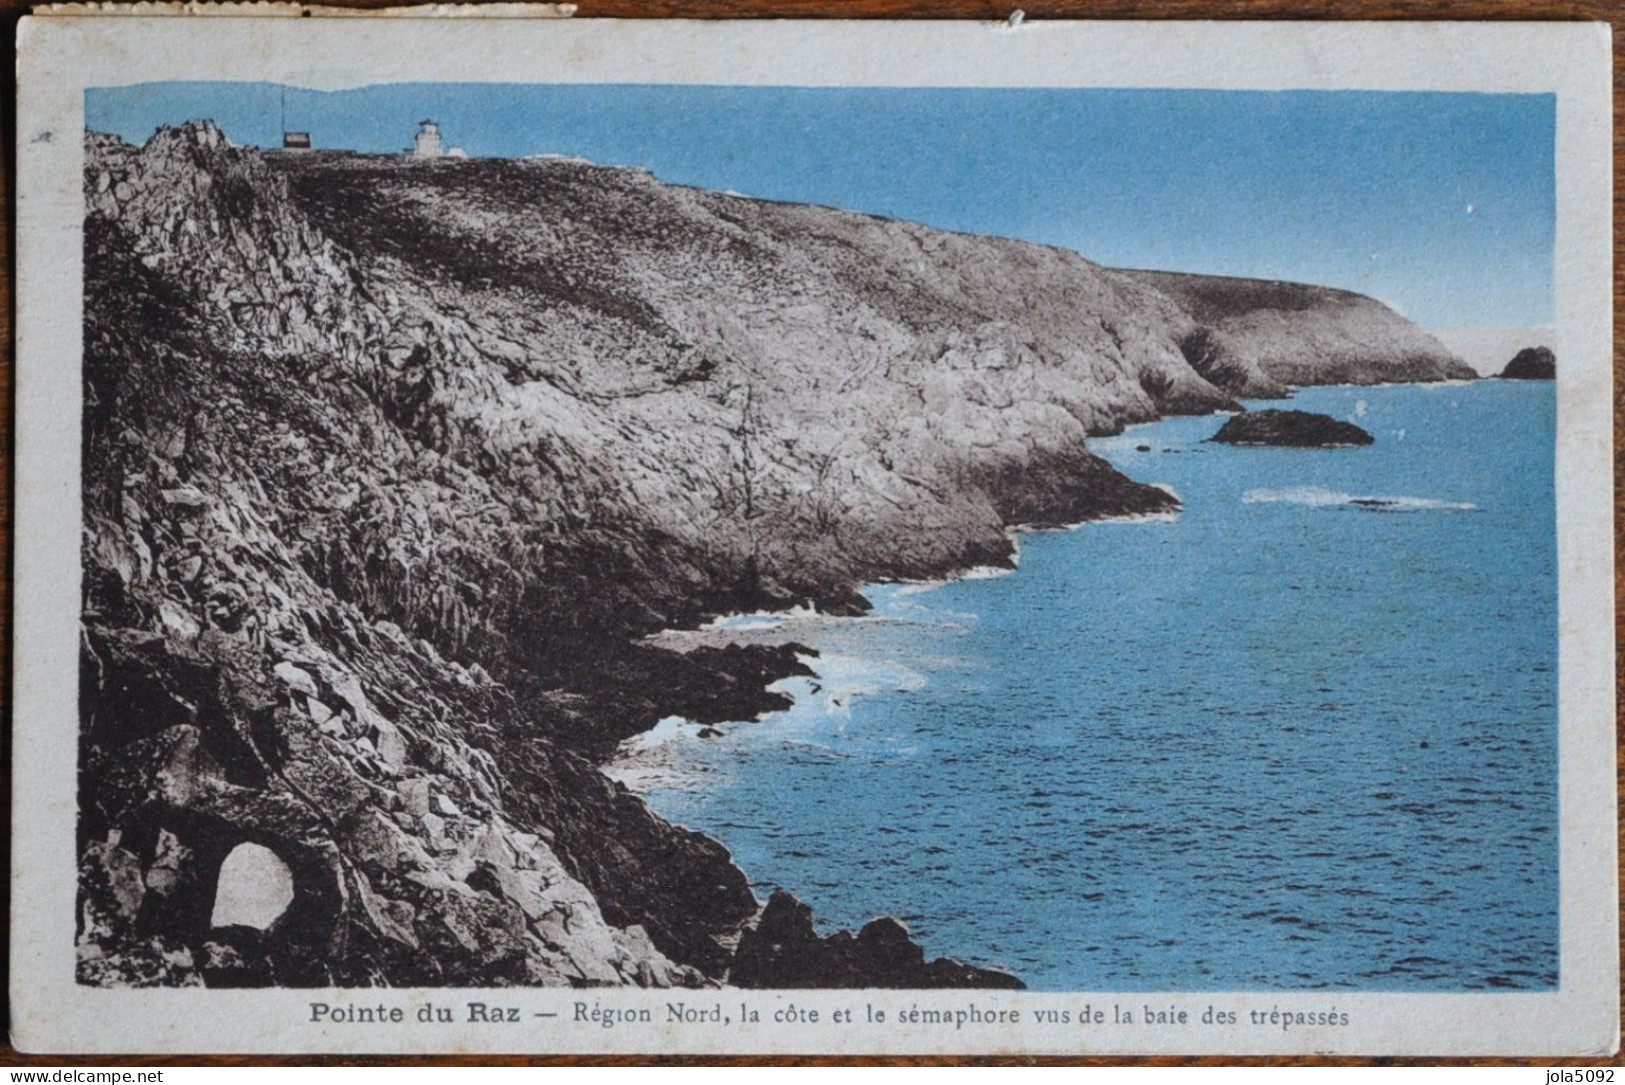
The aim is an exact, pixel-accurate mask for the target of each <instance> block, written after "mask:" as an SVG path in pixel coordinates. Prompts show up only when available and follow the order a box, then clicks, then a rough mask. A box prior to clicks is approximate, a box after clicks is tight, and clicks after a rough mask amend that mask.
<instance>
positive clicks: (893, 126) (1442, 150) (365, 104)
mask: <svg viewBox="0 0 1625 1085" xmlns="http://www.w3.org/2000/svg"><path fill="white" fill-rule="evenodd" d="M282 97H283V92H282V90H281V88H279V87H276V86H274V85H271V84H265V83H163V84H146V85H142V86H135V87H122V88H108V89H93V90H90V91H88V92H87V94H86V124H87V127H89V128H92V129H95V130H98V131H105V132H115V133H117V134H119V135H120V136H122V137H124V138H125V139H127V140H129V141H131V142H142V141H144V140H145V139H146V138H147V137H148V136H150V135H151V134H152V132H153V129H154V128H155V127H157V126H158V125H161V124H177V123H180V122H182V121H186V120H193V119H199V118H210V119H213V120H214V121H215V122H216V123H218V124H219V125H220V126H221V127H222V128H223V129H224V130H225V131H226V134H227V135H228V136H230V137H231V139H232V140H233V141H235V142H237V143H240V144H258V145H262V146H272V145H276V144H278V143H280V136H279V126H280V120H279V114H280V112H281V108H282ZM286 98H287V123H288V127H289V128H292V129H297V130H308V131H309V132H311V134H312V137H313V139H314V142H315V143H316V145H317V146H318V147H328V148H347V149H351V150H356V151H363V152H376V153H383V152H393V151H398V150H401V149H402V148H404V147H406V146H407V145H408V144H409V143H410V141H411V137H412V133H413V131H414V130H415V127H416V123H417V121H419V120H421V119H424V118H431V117H432V118H433V119H435V120H437V121H439V122H440V124H441V127H442V129H443V131H444V132H445V134H446V138H447V142H448V143H449V144H455V145H457V146H460V147H463V148H464V149H466V150H467V152H468V153H469V154H470V155H476V156H480V155H490V156H497V157H512V156H519V155H528V154H545V153H556V154H569V155H580V156H582V157H584V158H589V159H592V160H593V161H596V162H602V163H605V164H612V165H636V166H642V167H645V168H648V169H651V170H653V171H654V173H655V174H656V175H657V176H659V177H661V178H663V179H665V180H668V181H674V182H678V183H682V184H691V185H699V186H703V187H705V188H716V189H730V190H734V191H738V192H743V193H745V194H747V195H752V196H761V197H765V198H769V199H781V200H798V201H805V202H809V203H818V204H828V205H832V206H837V207H845V208H851V209H854V210H860V211H867V212H871V213H874V214H881V215H890V216H894V217H897V218H903V219H911V220H914V221H917V222H923V223H926V224H928V225H931V226H937V227H942V228H945V229H953V230H965V231H970V232H975V233H988V234H999V235H1003V236H1007V237H1019V238H1026V239H1029V240H1033V241H1041V242H1046V243H1049V244H1056V245H1064V246H1066V247H1068V248H1072V249H1076V250H1077V251H1079V252H1081V253H1083V254H1084V255H1085V256H1087V257H1089V258H1090V259H1092V260H1096V261H1098V262H1100V263H1103V264H1109V265H1114V266H1121V267H1148V268H1161V269H1167V270H1176V271H1196V272H1208V273H1213V274H1229V275H1246V276H1254V277H1259V278H1281V279H1294V280H1299V281H1303V282H1314V283H1322V284H1326V285H1331V286H1340V287H1346V288H1348V289H1352V290H1358V291H1361V292H1362V293H1367V294H1371V295H1373V296H1375V297H1378V298H1381V299H1382V300H1383V301H1386V302H1388V303H1389V304H1391V305H1394V306H1396V307H1397V308H1399V309H1400V310H1401V311H1402V312H1404V313H1405V314H1406V315H1408V316H1410V317H1412V318H1413V319H1415V320H1417V321H1418V322H1420V323H1421V324H1423V325H1424V326H1427V327H1434V328H1448V327H1509V326H1532V325H1538V324H1547V323H1550V322H1551V320H1552V297H1551V280H1552V255H1553V243H1554V236H1555V221H1556V197H1555V189H1554V159H1553V155H1554V131H1555V124H1556V103H1555V99H1554V98H1553V97H1552V96H1551V95H1490V94H1441V93H1409V92H1407V93H1368V92H1352V91H1282V92H1251V91H1188V90H1166V91H1165V90H1064V89H1060V90H1057V89H993V90H988V89H943V88H804V87H694V86H640V85H548V84H542V85H497V84H395V85H387V86H376V87H368V88H363V89H359V90H349V91H326V92H321V91H306V90H297V89H292V88H290V89H288V91H287V95H286Z"/></svg>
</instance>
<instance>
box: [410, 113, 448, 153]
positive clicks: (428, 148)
mask: <svg viewBox="0 0 1625 1085" xmlns="http://www.w3.org/2000/svg"><path fill="white" fill-rule="evenodd" d="M444 153H445V152H444V151H443V150H441V146H440V126H439V125H438V124H436V123H435V122H434V121H419V122H418V135H417V141H416V142H415V143H414V144H413V146H412V157H414V158H439V157H440V156H441V155H443V154H444Z"/></svg>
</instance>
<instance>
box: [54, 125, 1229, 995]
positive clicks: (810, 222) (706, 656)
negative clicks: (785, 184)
mask: <svg viewBox="0 0 1625 1085" xmlns="http://www.w3.org/2000/svg"><path fill="white" fill-rule="evenodd" d="M85 168H86V172H85V184H86V198H87V208H88V210H87V217H86V223H85V246H86V251H85V328H84V342H85V357H84V382H85V403H86V407H85V418H84V429H83V440H84V450H83V452H84V454H83V465H84V479H83V482H84V501H85V506H84V514H85V533H84V550H83V564H84V615H83V640H82V654H81V659H82V679H81V690H80V692H81V733H80V767H81V774H80V794H79V799H80V820H79V832H80V869H81V885H80V888H81V892H80V916H79V948H80V979H81V980H82V981H83V982H88V983H163V984H188V983H198V982H207V983H210V984H219V985H232V984H266V983H276V984H286V985H306V984H308V985H326V984H367V983H389V984H413V985H424V984H461V985H488V984H493V983H516V984H549V983H573V984H610V983H637V984H650V985H654V984H707V983H715V982H720V981H722V980H723V978H724V977H726V976H727V975H728V974H729V969H730V967H731V966H732V965H733V964H734V950H733V947H734V946H735V944H736V941H737V939H738V938H739V932H740V930H741V928H742V925H744V924H746V923H747V922H748V921H750V920H751V919H752V918H753V917H755V916H756V914H757V912H758V908H759V905H758V902H757V901H756V900H755V898H754V897H753V895H752V894H751V892H750V890H749V887H748V883H747V882H746V879H745V877H744V875H743V874H742V873H741V872H740V871H739V870H738V869H737V868H736V867H735V866H734V865H733V864H732V862H731V861H730V858H729V856H728V854H727V852H726V850H725V849H724V848H722V847H721V846H720V845H719V844H717V843H716V842H714V841H712V840H709V839H707V838H705V837H703V836H700V835H698V834H695V833H691V832H688V831H686V830H683V829H680V828H677V827H674V826H671V825H669V824H667V823H666V822H664V821H662V820H661V819H660V818H658V817H656V816H655V815H653V814H652V813H651V812H650V811H649V810H648V809H647V808H646V807H645V806H644V804H643V803H642V802H641V801H640V800H638V799H637V798H636V797H635V796H633V795H631V794H628V793H627V792H626V791H625V790H624V789H622V788H620V787H618V786H616V785H614V784H612V783H610V782H609V781H608V780H607V779H606V778H605V777H604V776H603V775H602V774H601V773H600V772H599V771H598V770H597V767H596V766H597V764H598V763H599V762H600V761H601V760H602V759H603V758H605V757H606V756H608V754H609V753H610V751H612V750H613V749H614V748H615V746H616V744H617V743H618V742H619V741H621V740H622V739H624V738H626V737H628V736H629V735H632V734H636V733H638V732H640V731H642V730H644V729H647V728H648V727H650V726H652V725H653V724H654V723H655V722H656V721H657V720H658V719H660V718H661V717H662V716H664V715H668V714H671V713H673V712H682V713H684V714H689V715H692V716H694V717H695V718H699V719H709V720H715V721H719V722H720V721H721V720H722V719H724V718H729V719H738V718H741V717H745V716H750V715H754V714H756V713H759V712H761V711H766V710H768V709H771V708H773V707H777V706H779V705H780V703H781V702H779V701H777V700H775V697H774V695H772V694H768V693H766V692H765V689H764V687H765V685H766V684H767V683H768V682H770V681H772V680H773V679H774V678H777V677H782V676H784V675H786V674H789V673H794V672H795V671H796V670H797V669H798V668H800V667H801V666H802V664H801V663H800V661H799V660H798V658H797V653H796V652H795V650H794V649H793V648H790V649H785V650H776V649H763V648H734V649H727V650H718V651H715V652H711V653H704V652H700V653H691V654H688V655H683V654H679V653H676V652H672V651H667V650H663V649H657V648H654V647H652V646H649V645H645V644H641V643H640V642H639V639H640V638H641V637H642V636H643V635H644V634H647V633H650V632H653V631H655V630H658V629H661V628H664V627H668V626H678V625H683V624H688V623H693V622H696V621H698V620H701V619H702V618H704V617H705V616H707V615H712V614H716V613H720V612H725V611H730V610H737V609H741V608H746V607H775V606H783V605H788V604H792V603H802V602H806V601H812V602H814V603H816V604H817V605H818V606H820V607H822V608H825V609H828V610H836V611H851V610H855V609H858V608H859V607H861V605H862V600H861V597H860V596H858V595H857V594H856V586H857V585H859V584H861V583H863V582H865V581H869V580H877V579H887V578H898V577H923V576H930V575H940V574H942V573H944V572H946V571H949V570H952V569H955V568H958V567H964V566H971V565H988V564H999V563H1007V562H1008V561H1009V560H1010V555H1011V543H1010V541H1009V539H1008V537H1007V535H1006V531H1007V529H1008V528H1009V527H1010V526H1012V525H1019V524H1025V523H1042V522H1065V521H1077V520H1084V519H1088V518H1090V517H1093V516H1100V515H1110V514H1118V513H1131V512H1149V511H1157V510H1161V509H1165V508H1169V507H1172V506H1173V505H1174V504H1175V502H1174V499H1173V498H1171V497H1170V496H1169V495H1167V494H1166V493H1164V492H1163V491H1162V490H1159V489H1156V488H1154V487H1150V486H1144V485H1141V484H1140V483H1137V482H1134V481H1132V480H1129V479H1127V478H1125V477H1123V476H1122V475H1121V474H1119V473H1117V472H1116V471H1115V470H1113V469H1112V468H1111V467H1110V466H1108V465H1107V464H1106V463H1105V462H1104V461H1102V460H1100V459H1098V458H1097V457H1095V456H1093V455H1092V454H1091V453H1090V452H1089V451H1088V449H1087V447H1086V443H1085V438H1086V437H1087V436H1088V435H1089V434H1091V433H1102V432H1109V431H1113V430H1116V429H1118V428H1120V427H1121V426H1123V425H1124V424H1126V423H1128V422H1133V421H1139V420H1144V419H1149V418H1152V417H1154V416H1156V415H1157V414H1159V413H1165V412H1170V411H1210V410H1215V409H1220V408H1228V407H1231V406H1232V405H1233V401H1232V399H1231V393H1230V392H1229V391H1227V390H1226V389H1225V388H1223V387H1220V386H1218V385H1215V384H1214V383H1213V382H1212V381H1210V380H1209V379H1207V378H1206V377H1204V376H1203V375H1202V373H1201V372H1200V371H1199V369H1198V368H1193V366H1192V365H1191V364H1190V363H1189V362H1188V361H1187V353H1188V352H1186V351H1183V350H1182V344H1184V343H1187V342H1188V341H1189V339H1190V337H1191V336H1192V335H1195V334H1198V333H1199V332H1200V331H1201V327H1202V326H1201V325H1199V324H1198V323H1197V322H1195V321H1194V320H1193V319H1192V317H1191V316H1190V314H1189V313H1188V312H1187V311H1186V309H1185V308H1184V307H1183V306H1182V305H1181V304H1179V303H1176V302H1175V301H1174V300H1171V299H1170V297H1169V296H1167V295H1165V294H1163V293H1161V292H1159V291H1158V290H1157V289H1155V288H1153V286H1151V285H1150V284H1148V283H1147V282H1145V281H1143V279H1141V278H1138V277H1134V276H1125V275H1119V274H1116V273H1113V272H1108V271H1106V270H1104V269H1101V268H1099V267H1097V266H1095V265H1093V264H1091V263H1089V262H1088V261H1086V260H1084V259H1083V258H1082V257H1079V256H1077V255H1076V254H1074V253H1069V252H1064V251H1062V250H1058V249H1051V248H1044V247H1040V246H1034V245H1028V244H1023V243H1018V242H1013V241H1003V240H998V239H989V238H977V237H968V236H961V235H954V234H945V233H941V232H938V231H933V230H929V229H926V228H923V227H919V226H913V225H909V224H905V223H897V222H889V221H885V220H880V219H874V218H870V217H867V216H863V215H857V214H849V213H845V212H837V211H831V210H827V209H819V208H808V207H796V206H787V205H779V204H769V203H763V202H759V201H753V200H748V199H741V198H736V197H730V196H725V195H721V194H718V193H710V192H702V191H697V190H692V189H685V188H678V187H675V186H669V185H662V184H660V183H658V182H657V181H655V180H654V179H652V178H650V177H649V176H648V175H646V174H643V173H640V172H638V171H630V170H613V169H604V168H599V167H595V166H591V165H587V164H582V163H573V162H562V161H540V162H528V161H527V162H493V161H478V160H469V161H451V160H438V161H411V160H406V159H381V158H363V157H356V156H335V155H323V154H305V155H273V154H264V153H261V152H258V151H254V150H245V149H238V148H234V147H232V146H230V144H229V143H228V142H227V140H226V139H225V138H224V136H223V135H222V134H221V133H220V132H219V131H218V130H217V129H215V128H214V127H212V126H209V125H194V126H188V127H185V128H180V129H165V130H162V131H160V132H159V133H158V134H157V135H155V136H154V137H153V138H152V140H151V141H149V142H148V143H147V145H146V146H144V147H141V148H136V147H132V146H128V145H126V144H124V143H122V142H120V141H118V140H117V139H114V138H112V137H107V136H101V135H96V134H91V135H90V136H89V137H88V138H87V143H86V163H85ZM248 846H253V847H254V848H257V849H263V850H264V851H265V852H267V853H269V854H270V855H271V856H273V857H274V859H275V861H276V863H277V864H280V867H281V868H285V871H286V882H284V881H283V878H282V875H281V874H280V873H278V872H277V871H278V868H277V867H276V866H273V865H272V864H270V863H268V862H266V861H265V857H264V856H263V855H259V852H257V851H254V852H249V853H247V854H251V855H255V856H258V858H257V859H256V860H255V865H254V867H253V870H254V871H255V872H256V873H255V874H254V876H253V877H244V876H241V871H239V870H238V869H237V868H235V867H234V868H233V869H232V870H230V871H228V872H227V874H225V875H222V869H223V868H224V867H226V865H227V863H228V857H230V856H232V855H234V854H240V853H239V849H242V848H245V847H248ZM256 886H257V887H259V888H257V889H256V888H254V887H256ZM290 887H291V888H290ZM285 891H286V892H291V898H290V899H289V900H287V901H286V902H285V904H284V903H282V902H281V898H282V896H283V894H284V892H285ZM222 893H225V894H226V895H227V899H228V903H229V905H230V907H229V908H227V909H226V911H225V912H223V913H217V909H218V908H220V907H221V900H222ZM245 893H247V894H249V895H252V894H253V893H260V894H261V895H262V896H266V897H274V898H275V899H267V900H260V901H258V902H255V901H253V900H245V899H243V895H244V894H245ZM217 914H223V915H225V916H227V917H228V919H229V920H230V921H229V922H225V923H224V924H223V925H216V923H215V922H214V919H215V917H216V916H217ZM245 916H246V917H250V918H252V919H253V920H254V922H253V923H244V922H240V921H239V920H240V919H241V917H245ZM261 921H263V922H264V923H265V926H264V927H260V926H257V925H256V924H257V923H259V922H261ZM882 933H885V932H882ZM860 940H861V939H860ZM882 941H885V942H886V943H887V945H891V944H892V943H893V942H896V939H892V938H885V939H882ZM894 948H895V947H894ZM939 971H940V970H939Z"/></svg>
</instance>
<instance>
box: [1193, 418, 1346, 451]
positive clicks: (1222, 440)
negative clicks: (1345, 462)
mask: <svg viewBox="0 0 1625 1085" xmlns="http://www.w3.org/2000/svg"><path fill="white" fill-rule="evenodd" d="M1209 440H1211V441H1217V442H1218V443H1219V444H1226V445H1241V446H1245V447H1252V446H1270V447H1276V448H1352V447H1355V446H1359V445H1369V444H1373V443H1374V442H1375V440H1376V439H1375V438H1374V437H1372V436H1371V434H1369V433H1367V432H1366V431H1365V430H1363V429H1361V428H1360V427H1359V426H1356V425H1355V424H1354V423H1352V422H1344V421H1342V420H1341V419H1337V418H1333V417H1331V416H1330V415H1324V414H1314V413H1312V412H1310V411H1282V410H1274V409H1271V410H1263V411H1244V412H1242V413H1241V414H1238V415H1236V416H1235V417H1233V418H1231V419H1230V420H1229V421H1227V422H1225V424H1224V425H1223V426H1221V427H1220V428H1219V432H1218V433H1215V434H1214V435H1213V436H1212V437H1210V438H1209Z"/></svg>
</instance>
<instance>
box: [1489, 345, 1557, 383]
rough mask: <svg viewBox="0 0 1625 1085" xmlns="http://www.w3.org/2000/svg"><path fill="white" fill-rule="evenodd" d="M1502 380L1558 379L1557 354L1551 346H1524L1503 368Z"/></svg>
mask: <svg viewBox="0 0 1625 1085" xmlns="http://www.w3.org/2000/svg"><path fill="white" fill-rule="evenodd" d="M1501 379H1502V380H1514V381H1549V380H1556V379H1557V355H1555V354H1553V353H1552V348H1551V347H1524V348H1523V349H1522V350H1520V351H1518V353H1516V354H1514V355H1513V356H1512V360H1511V361H1510V362H1508V363H1507V367H1506V368H1505V369H1503V370H1501Z"/></svg>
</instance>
